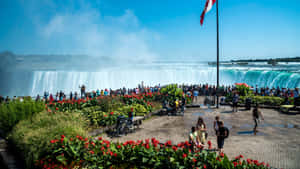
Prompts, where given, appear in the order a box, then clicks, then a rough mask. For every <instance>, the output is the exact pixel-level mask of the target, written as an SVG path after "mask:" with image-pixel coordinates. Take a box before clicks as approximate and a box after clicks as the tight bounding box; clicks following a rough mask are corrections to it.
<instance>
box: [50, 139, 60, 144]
mask: <svg viewBox="0 0 300 169" xmlns="http://www.w3.org/2000/svg"><path fill="white" fill-rule="evenodd" d="M57 141H58V140H51V141H50V143H52V144H54V143H56V142H57Z"/></svg>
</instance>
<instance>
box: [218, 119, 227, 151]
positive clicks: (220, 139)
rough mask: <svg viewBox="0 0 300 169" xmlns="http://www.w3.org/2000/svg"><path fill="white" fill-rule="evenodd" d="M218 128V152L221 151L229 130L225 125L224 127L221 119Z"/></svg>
mask: <svg viewBox="0 0 300 169" xmlns="http://www.w3.org/2000/svg"><path fill="white" fill-rule="evenodd" d="M219 124H220V126H219V130H218V131H217V142H218V149H219V153H222V152H223V146H224V140H225V139H226V138H227V137H228V134H229V131H228V128H227V127H224V123H223V121H220V122H219Z"/></svg>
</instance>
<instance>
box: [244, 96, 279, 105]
mask: <svg viewBox="0 0 300 169" xmlns="http://www.w3.org/2000/svg"><path fill="white" fill-rule="evenodd" d="M247 97H250V98H251V100H252V104H256V103H258V104H261V105H270V106H280V105H282V104H283V103H284V99H283V98H281V97H276V96H241V97H240V100H239V103H245V100H246V98H247Z"/></svg>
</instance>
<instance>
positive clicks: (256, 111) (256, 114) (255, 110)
mask: <svg viewBox="0 0 300 169" xmlns="http://www.w3.org/2000/svg"><path fill="white" fill-rule="evenodd" d="M253 116H254V117H255V118H256V119H258V118H259V116H258V110H257V109H256V108H255V109H254V110H253Z"/></svg>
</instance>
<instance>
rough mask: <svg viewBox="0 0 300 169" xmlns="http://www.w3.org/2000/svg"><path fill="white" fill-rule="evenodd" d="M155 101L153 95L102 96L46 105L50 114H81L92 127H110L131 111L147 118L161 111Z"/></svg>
mask: <svg viewBox="0 0 300 169" xmlns="http://www.w3.org/2000/svg"><path fill="white" fill-rule="evenodd" d="M150 95H151V96H150ZM155 95H157V94H155ZM154 99H155V98H154V95H152V94H145V95H132V96H131V95H125V96H117V97H115V96H114V97H110V96H107V97H102V96H100V97H97V98H94V99H79V100H66V101H65V100H64V101H59V102H50V103H48V104H47V105H46V109H47V111H48V112H50V113H56V112H58V111H61V112H79V113H81V114H83V115H84V116H85V117H86V118H87V119H89V120H90V125H91V126H95V127H97V126H110V125H113V124H115V123H116V121H117V117H118V116H119V115H123V116H127V115H128V112H130V111H131V109H133V111H134V113H135V115H136V116H146V115H147V114H148V113H150V112H152V111H154V110H157V109H160V107H161V105H160V104H159V103H157V102H154Z"/></svg>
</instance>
